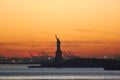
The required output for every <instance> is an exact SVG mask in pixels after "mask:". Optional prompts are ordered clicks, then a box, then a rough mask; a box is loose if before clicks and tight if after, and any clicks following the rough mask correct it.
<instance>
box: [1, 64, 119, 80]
mask: <svg viewBox="0 0 120 80" xmlns="http://www.w3.org/2000/svg"><path fill="white" fill-rule="evenodd" d="M27 66H28V65H0V80H1V79H11V80H12V79H20V80H23V79H28V80H29V79H54V80H56V79H61V80H63V79H72V80H74V79H78V80H120V71H104V70H103V68H27Z"/></svg>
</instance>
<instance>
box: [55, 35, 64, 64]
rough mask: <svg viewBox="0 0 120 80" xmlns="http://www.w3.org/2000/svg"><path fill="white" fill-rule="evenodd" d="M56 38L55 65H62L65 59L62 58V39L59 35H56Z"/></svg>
mask: <svg viewBox="0 0 120 80" xmlns="http://www.w3.org/2000/svg"><path fill="white" fill-rule="evenodd" d="M55 38H56V40H57V42H56V48H57V50H56V55H55V63H56V64H60V63H62V62H63V57H62V51H61V49H60V39H59V38H58V37H57V35H55Z"/></svg>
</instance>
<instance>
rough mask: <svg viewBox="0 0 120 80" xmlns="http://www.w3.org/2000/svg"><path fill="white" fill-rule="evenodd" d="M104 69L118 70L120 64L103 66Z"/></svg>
mask: <svg viewBox="0 0 120 80" xmlns="http://www.w3.org/2000/svg"><path fill="white" fill-rule="evenodd" d="M104 70H120V66H105V67H104Z"/></svg>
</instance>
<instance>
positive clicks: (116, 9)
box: [0, 0, 120, 57]
mask: <svg viewBox="0 0 120 80" xmlns="http://www.w3.org/2000/svg"><path fill="white" fill-rule="evenodd" d="M0 33H1V34H0V55H1V56H10V57H11V56H17V57H24V56H29V54H28V52H29V51H32V52H37V51H45V52H48V53H49V54H51V55H54V54H55V51H56V46H55V45H56V43H55V41H56V40H55V38H54V35H55V34H58V36H59V37H60V39H61V49H62V51H70V52H72V53H74V54H75V55H78V56H82V57H99V56H114V55H120V1H119V0H0Z"/></svg>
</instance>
